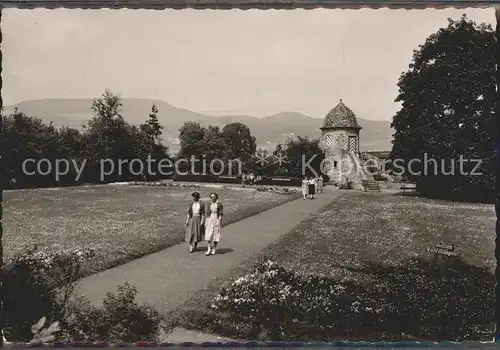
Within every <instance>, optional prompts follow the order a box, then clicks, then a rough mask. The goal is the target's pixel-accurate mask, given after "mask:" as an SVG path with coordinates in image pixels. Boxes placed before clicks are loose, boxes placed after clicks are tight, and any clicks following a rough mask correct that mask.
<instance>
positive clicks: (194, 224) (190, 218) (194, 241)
mask: <svg viewBox="0 0 500 350" xmlns="http://www.w3.org/2000/svg"><path fill="white" fill-rule="evenodd" d="M191 197H193V202H192V203H191V204H190V205H189V208H188V210H187V218H186V237H185V240H186V242H187V243H189V252H190V253H192V252H193V251H194V250H196V246H197V245H198V242H201V241H202V240H203V238H204V232H203V230H204V228H205V205H204V204H203V202H201V201H200V194H199V193H198V192H193V193H192V194H191Z"/></svg>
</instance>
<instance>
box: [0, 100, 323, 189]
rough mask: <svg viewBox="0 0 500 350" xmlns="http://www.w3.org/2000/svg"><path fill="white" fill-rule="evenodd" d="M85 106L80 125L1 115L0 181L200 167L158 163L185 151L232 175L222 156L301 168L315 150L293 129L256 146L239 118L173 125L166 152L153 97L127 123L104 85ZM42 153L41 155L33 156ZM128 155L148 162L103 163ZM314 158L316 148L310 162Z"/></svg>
mask: <svg viewBox="0 0 500 350" xmlns="http://www.w3.org/2000/svg"><path fill="white" fill-rule="evenodd" d="M89 107H90V110H91V111H92V114H93V117H92V119H91V120H90V121H88V123H86V124H85V125H84V127H83V130H82V131H80V130H78V129H75V128H69V127H61V128H56V127H54V126H53V125H52V123H50V124H46V123H44V122H43V121H42V120H41V119H40V118H37V117H34V116H27V115H25V114H24V113H23V112H22V111H19V110H17V109H15V110H14V112H13V113H12V114H10V115H2V118H3V134H2V140H1V145H0V147H1V149H2V153H3V157H4V164H5V171H6V174H5V177H4V178H5V179H7V182H8V183H7V184H6V187H7V188H32V187H48V186H71V185H78V184H85V183H92V184H95V183H103V182H117V181H138V180H158V179H161V178H165V177H171V175H172V174H174V173H175V171H180V172H182V173H192V172H194V173H197V174H200V173H202V172H203V169H200V167H202V166H203V163H202V162H196V163H195V166H194V167H193V166H192V165H191V164H184V163H183V164H184V166H183V165H182V164H181V165H179V168H177V169H174V168H171V169H168V168H167V169H165V167H164V168H163V169H159V164H160V163H161V161H162V160H168V161H169V163H168V164H170V165H172V164H173V163H175V161H176V160H178V159H186V160H189V159H191V158H196V159H198V160H204V162H205V163H204V164H209V163H210V162H213V161H214V160H219V161H218V162H215V163H214V166H213V167H212V168H211V169H210V170H211V171H214V172H215V173H216V174H218V175H234V174H235V172H234V168H233V172H232V174H229V173H228V171H227V170H228V167H227V164H228V163H229V162H231V161H234V160H238V161H239V162H240V163H241V168H239V169H238V172H244V173H250V172H252V173H254V174H256V175H267V176H278V175H282V176H301V169H300V161H301V154H311V155H312V154H322V152H321V150H320V149H319V141H318V140H308V139H307V138H300V137H299V138H298V139H294V140H288V141H287V142H285V143H284V144H282V145H281V144H280V145H278V146H277V147H276V149H275V150H274V151H273V152H267V151H264V150H261V149H257V145H256V140H255V137H254V136H253V135H252V134H251V131H250V129H249V128H248V126H246V125H244V124H242V123H230V124H227V125H226V126H224V127H223V128H220V127H218V126H208V127H203V126H201V125H200V124H199V123H197V122H186V123H185V124H184V125H183V126H182V127H181V128H180V130H179V139H180V146H181V147H180V151H179V153H178V155H177V156H176V157H173V156H172V155H170V154H169V152H168V151H169V150H168V147H167V146H166V145H165V144H164V143H163V142H162V140H161V135H162V130H163V129H164V127H163V125H161V124H160V122H159V120H158V113H159V111H158V109H157V107H156V106H155V105H154V104H153V105H152V106H151V111H150V113H149V116H148V117H147V118H145V120H144V122H143V123H142V124H140V125H131V124H130V123H128V122H126V121H125V120H124V118H123V116H122V115H121V112H122V101H121V98H120V96H119V95H118V94H115V93H113V92H111V91H110V90H106V91H105V92H104V93H103V94H102V95H101V96H100V97H98V98H95V99H94V100H93V102H92V104H91V106H89ZM278 153H282V154H284V155H285V158H286V162H284V163H282V164H281V165H279V164H278V163H276V162H273V161H272V160H273V155H277V154H278ZM263 156H264V157H267V161H266V162H262V161H259V159H263V158H262V157H263ZM42 159H43V160H44V161H42V162H41V160H42ZM62 159H65V160H68V163H69V164H63V163H62V162H61V163H60V164H59V165H58V166H59V170H60V172H61V174H60V175H59V176H55V167H56V163H57V162H58V160H62ZM133 159H136V160H140V161H141V162H142V163H143V164H146V163H147V162H148V159H149V161H150V163H151V168H150V169H145V168H143V169H142V171H141V169H140V166H135V167H134V166H133V165H132V163H129V164H128V165H126V166H122V167H119V168H116V167H115V169H114V170H113V171H112V169H109V167H110V166H111V165H110V164H115V166H116V164H118V163H119V162H120V161H122V162H123V161H124V160H129V161H131V160H133ZM321 159H322V157H321V156H320V157H318V158H317V159H315V161H314V162H311V164H312V165H313V166H317V168H318V170H319V162H320V161H321ZM27 160H29V161H27ZM103 160H106V161H103ZM68 165H69V166H68ZM37 167H38V168H37ZM107 167H108V168H107ZM64 171H65V173H62V172H64ZM103 171H104V172H105V174H106V176H105V178H103V174H102V173H103ZM205 171H206V169H205ZM236 175H239V173H236Z"/></svg>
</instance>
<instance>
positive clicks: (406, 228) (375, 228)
mask: <svg viewBox="0 0 500 350" xmlns="http://www.w3.org/2000/svg"><path fill="white" fill-rule="evenodd" d="M495 220H496V219H495V212H494V207H493V206H492V205H484V204H470V203H457V202H445V201H438V200H429V199H423V198H419V197H415V196H400V195H388V194H362V193H356V192H352V193H349V194H348V195H345V196H343V197H340V198H338V199H336V200H335V201H333V202H332V203H330V204H329V205H328V206H327V207H326V208H325V209H324V210H323V211H322V212H320V213H318V214H317V215H315V216H314V217H311V218H310V219H308V220H306V221H305V222H303V223H301V224H300V225H299V226H298V227H296V228H295V229H294V230H292V231H291V232H290V233H288V234H287V235H286V236H284V237H283V238H282V239H281V240H279V241H277V242H275V243H274V244H273V245H271V246H269V247H268V248H267V249H265V250H264V251H263V252H261V253H260V254H259V255H258V256H256V257H253V258H252V259H250V260H249V261H248V262H247V263H245V264H243V265H241V266H238V267H236V268H235V269H233V270H232V271H231V272H230V273H228V274H227V275H225V276H221V277H220V278H219V279H217V280H216V281H214V283H212V285H210V286H209V287H208V288H207V289H206V290H205V291H203V292H202V293H200V294H199V295H197V297H196V298H193V299H192V300H190V301H188V302H187V303H186V304H185V305H183V306H181V307H179V308H178V309H177V310H175V311H174V312H173V313H172V315H170V317H171V322H172V325H178V326H182V327H185V328H189V329H196V330H201V331H205V332H214V333H218V334H221V335H224V336H226V337H232V338H236V339H255V338H256V334H255V333H254V330H252V329H251V327H247V325H244V324H243V325H241V324H239V325H236V326H235V325H233V324H232V323H234V322H232V318H231V315H230V314H229V315H228V314H220V313H217V312H215V311H212V310H210V309H209V307H208V305H209V303H210V302H211V300H213V298H214V297H215V296H217V294H218V292H219V291H220V290H221V286H227V285H229V284H230V283H231V282H232V281H234V280H235V279H236V278H239V277H241V276H245V275H247V274H248V273H250V272H252V271H253V267H254V266H255V264H256V263H257V262H258V261H262V260H263V259H271V260H272V261H275V262H277V263H278V264H280V265H281V266H284V267H286V268H288V269H291V270H292V271H295V272H298V273H299V274H300V275H316V276H318V275H320V276H324V277H327V278H331V279H334V280H339V281H340V280H344V281H345V280H348V281H352V282H353V283H355V284H357V285H362V286H368V288H372V289H373V290H377V289H378V288H379V287H381V286H384V287H386V288H387V289H386V290H388V291H389V292H388V293H387V294H388V295H387V296H385V295H383V296H381V297H380V299H381V300H379V301H378V302H379V303H380V304H383V305H389V306H390V307H393V308H394V309H393V310H395V314H397V313H399V318H396V320H394V319H392V323H391V320H390V319H389V320H385V321H384V322H385V324H384V325H383V326H382V327H381V328H382V329H383V332H380V333H377V334H365V333H362V331H360V329H361V328H362V327H359V329H357V328H358V327H354V328H350V329H346V330H345V331H344V332H342V333H338V334H335V335H334V338H329V339H351V340H378V339H384V340H388V341H398V340H417V339H418V340H435V341H440V340H455V339H462V340H463V339H472V340H491V339H492V336H493V332H494V324H493V306H494V304H493V303H494V289H493V288H494V283H495V281H494V277H493V271H494V267H495V258H494V237H495ZM440 242H444V243H447V244H455V245H456V247H457V249H458V251H459V252H460V254H461V261H460V262H459V264H457V265H456V266H455V267H454V268H452V269H439V268H438V269H436V270H433V269H431V268H430V266H429V262H430V260H431V256H430V254H429V253H427V251H426V248H428V247H429V248H431V247H433V246H434V245H435V244H437V243H440ZM450 284H451V285H450ZM207 301H208V303H207ZM410 309H411V310H412V311H411V313H413V314H408V312H410V311H407V310H410ZM448 313H452V314H453V315H449V314H448ZM393 314H394V313H393ZM443 315H444V316H443ZM470 315H481V316H480V317H479V318H480V321H469V316H470ZM443 317H444V318H443ZM342 321H344V320H342ZM332 322H336V321H335V320H332ZM405 322H406V323H405ZM471 322H473V323H474V322H480V323H481V324H476V323H474V324H473V325H472V327H468V328H467V329H468V330H467V331H465V330H464V331H462V327H463V325H467V326H470V323H471ZM445 324H446V325H447V326H448V327H447V328H446V329H445V327H443V325H445ZM436 325H441V326H436ZM476 325H477V327H476ZM439 327H443V330H442V332H440V330H439ZM436 328H438V330H437V331H436V330H435V329H436ZM471 328H472V329H474V330H473V331H472V332H470V329H471ZM402 329H404V330H405V332H403V331H402ZM433 329H434V330H433ZM464 329H465V327H464ZM403 333H404V334H403ZM257 338H258V336H257ZM429 338H432V339H429ZM262 340H269V339H266V338H265V337H264V338H263V339H262ZM292 340H297V339H292ZM313 340H325V339H313Z"/></svg>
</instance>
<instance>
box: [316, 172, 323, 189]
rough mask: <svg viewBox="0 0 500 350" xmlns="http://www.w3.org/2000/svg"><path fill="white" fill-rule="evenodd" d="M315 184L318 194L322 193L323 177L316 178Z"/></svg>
mask: <svg viewBox="0 0 500 350" xmlns="http://www.w3.org/2000/svg"><path fill="white" fill-rule="evenodd" d="M317 183H318V193H323V177H322V176H318V178H317Z"/></svg>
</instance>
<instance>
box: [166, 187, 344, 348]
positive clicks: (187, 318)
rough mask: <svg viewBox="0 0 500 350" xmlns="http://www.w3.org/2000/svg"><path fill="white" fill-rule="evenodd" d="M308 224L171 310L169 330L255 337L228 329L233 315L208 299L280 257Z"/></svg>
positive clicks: (324, 209) (302, 223)
mask: <svg viewBox="0 0 500 350" xmlns="http://www.w3.org/2000/svg"><path fill="white" fill-rule="evenodd" d="M349 195H352V193H345V194H342V195H341V196H340V197H338V198H335V199H333V200H332V201H331V202H329V203H328V204H326V205H325V206H324V207H323V208H321V209H320V210H319V211H318V212H317V213H323V212H325V211H328V210H330V208H331V207H332V206H333V205H335V202H336V201H337V200H338V199H339V198H341V197H345V196H349ZM308 225H309V224H308V219H305V220H304V221H302V222H301V223H300V224H298V225H297V226H295V227H294V228H293V229H291V230H290V231H289V232H288V233H286V234H285V235H284V236H282V237H281V238H279V239H278V240H277V241H275V242H273V243H271V244H270V245H269V246H268V247H266V248H264V249H263V250H261V251H260V252H259V253H257V254H255V255H254V256H252V257H250V258H249V259H247V260H245V261H244V262H243V263H241V264H239V265H237V266H235V267H233V268H232V269H230V270H229V271H228V272H226V273H225V274H223V275H221V276H218V277H216V278H214V279H213V280H212V282H211V283H210V284H209V285H208V287H207V288H205V289H203V290H201V291H200V292H198V293H196V295H195V296H193V297H191V298H190V299H188V301H186V302H185V303H183V304H182V305H180V306H178V307H177V308H175V309H174V310H172V311H170V312H168V313H167V314H166V315H165V317H164V320H165V321H164V325H163V328H164V330H165V331H166V333H170V332H171V331H172V330H173V329H174V328H175V327H181V328H185V329H188V330H193V331H199V332H204V333H208V334H217V335H218V336H222V337H227V338H231V339H235V338H239V339H243V340H244V339H254V337H252V334H248V333H247V332H245V331H244V330H242V332H241V333H239V334H235V333H234V332H232V331H228V330H229V329H230V327H227V326H225V325H226V324H231V323H232V320H231V318H230V317H229V315H223V314H221V313H216V312H213V311H212V310H210V309H208V308H207V304H208V301H209V300H212V299H213V298H215V297H216V296H217V294H218V293H219V292H220V289H221V288H222V287H223V286H224V285H227V284H229V283H230V282H231V281H232V280H233V279H234V278H235V277H237V276H243V275H245V274H248V273H250V272H251V271H253V269H254V267H255V264H257V263H258V262H259V261H262V260H263V259H267V257H268V256H276V255H277V254H278V252H280V251H283V249H281V247H282V246H284V245H287V244H289V242H290V239H293V237H294V235H296V234H297V233H298V232H299V231H300V230H301V229H302V228H304V227H307V226H308ZM226 316H227V317H226ZM214 321H215V322H214ZM214 324H217V325H218V327H213V325H214ZM257 340H259V339H257Z"/></svg>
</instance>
